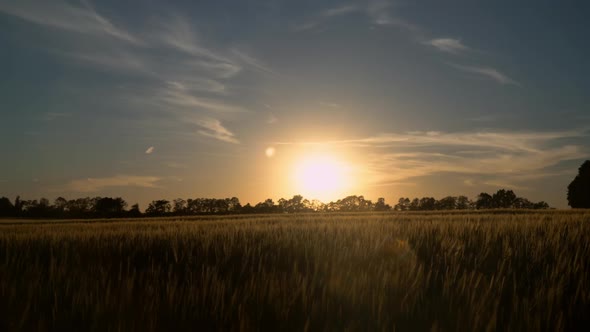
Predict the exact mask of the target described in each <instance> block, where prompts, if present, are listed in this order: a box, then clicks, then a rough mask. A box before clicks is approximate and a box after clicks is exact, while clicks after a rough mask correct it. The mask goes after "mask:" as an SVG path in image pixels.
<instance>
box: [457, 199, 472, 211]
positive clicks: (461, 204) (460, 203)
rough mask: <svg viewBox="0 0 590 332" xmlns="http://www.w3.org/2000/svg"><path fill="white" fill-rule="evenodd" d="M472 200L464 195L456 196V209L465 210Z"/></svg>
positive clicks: (469, 206) (468, 207)
mask: <svg viewBox="0 0 590 332" xmlns="http://www.w3.org/2000/svg"><path fill="white" fill-rule="evenodd" d="M472 204H473V203H472V202H471V201H470V200H469V198H467V197H466V196H459V197H457V210H467V209H470V208H471V207H472Z"/></svg>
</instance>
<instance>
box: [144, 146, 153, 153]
mask: <svg viewBox="0 0 590 332" xmlns="http://www.w3.org/2000/svg"><path fill="white" fill-rule="evenodd" d="M153 152H154V147H153V146H150V147H149V148H147V150H145V154H152V153H153Z"/></svg>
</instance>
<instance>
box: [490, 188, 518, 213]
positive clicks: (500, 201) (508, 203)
mask: <svg viewBox="0 0 590 332" xmlns="http://www.w3.org/2000/svg"><path fill="white" fill-rule="evenodd" d="M516 198H517V197H516V194H515V193H514V192H513V191H512V190H505V189H500V190H498V191H497V192H496V193H495V194H494V195H493V196H492V201H493V207H495V208H501V209H510V208H512V207H514V203H515V201H516Z"/></svg>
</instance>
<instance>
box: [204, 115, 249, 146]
mask: <svg viewBox="0 0 590 332" xmlns="http://www.w3.org/2000/svg"><path fill="white" fill-rule="evenodd" d="M195 124H196V125H198V126H199V127H201V128H202V129H201V130H199V131H198V133H199V134H201V135H203V136H207V137H212V138H215V139H217V140H220V141H222V142H227V143H233V144H239V143H240V141H239V140H238V139H237V138H236V137H235V135H234V133H232V132H231V131H229V130H228V129H227V128H225V127H224V126H223V125H222V124H221V122H220V121H219V120H217V119H201V120H196V121H195Z"/></svg>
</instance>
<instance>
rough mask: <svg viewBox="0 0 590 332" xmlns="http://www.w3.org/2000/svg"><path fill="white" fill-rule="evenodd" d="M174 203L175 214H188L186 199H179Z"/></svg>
mask: <svg viewBox="0 0 590 332" xmlns="http://www.w3.org/2000/svg"><path fill="white" fill-rule="evenodd" d="M173 203H174V207H173V211H174V214H177V215H183V214H185V213H186V208H187V203H186V201H185V200H184V199H182V198H177V199H175V200H174V201H173Z"/></svg>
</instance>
